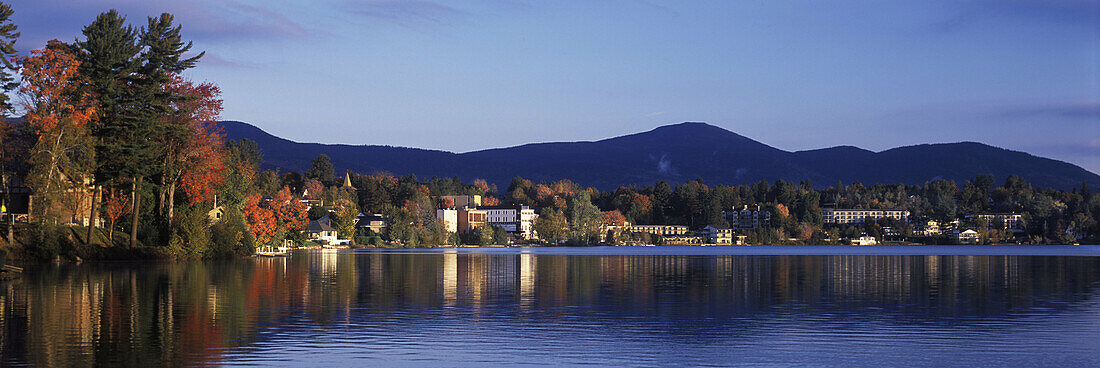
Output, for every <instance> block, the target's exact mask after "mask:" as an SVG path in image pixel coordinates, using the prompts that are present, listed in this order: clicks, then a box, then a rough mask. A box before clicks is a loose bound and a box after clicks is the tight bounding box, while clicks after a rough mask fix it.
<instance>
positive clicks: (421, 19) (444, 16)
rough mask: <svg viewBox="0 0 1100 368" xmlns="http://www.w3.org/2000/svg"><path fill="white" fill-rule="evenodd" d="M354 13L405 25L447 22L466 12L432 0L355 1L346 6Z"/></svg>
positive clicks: (347, 9) (347, 10) (345, 7)
mask: <svg viewBox="0 0 1100 368" xmlns="http://www.w3.org/2000/svg"><path fill="white" fill-rule="evenodd" d="M344 10H345V11H346V12H347V13H349V14H352V15H356V16H360V17H365V18H373V19H379V20H385V21H389V22H393V23H397V24H400V25H403V26H413V25H416V24H425V23H427V24H447V23H450V22H452V21H454V19H455V18H457V17H460V16H463V15H465V14H466V13H465V12H464V11H462V10H459V9H457V8H454V7H451V6H449V5H444V4H440V3H436V2H432V1H419V0H414V1H394V0H383V1H354V2H349V3H347V4H346V5H345V6H344Z"/></svg>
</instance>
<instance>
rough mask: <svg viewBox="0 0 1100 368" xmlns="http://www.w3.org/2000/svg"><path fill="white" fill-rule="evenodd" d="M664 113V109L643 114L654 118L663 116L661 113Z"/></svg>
mask: <svg viewBox="0 0 1100 368" xmlns="http://www.w3.org/2000/svg"><path fill="white" fill-rule="evenodd" d="M664 114H665V112H664V111H655V112H651V113H648V114H645V115H642V116H645V117H647V118H652V117H654V116H661V115H664Z"/></svg>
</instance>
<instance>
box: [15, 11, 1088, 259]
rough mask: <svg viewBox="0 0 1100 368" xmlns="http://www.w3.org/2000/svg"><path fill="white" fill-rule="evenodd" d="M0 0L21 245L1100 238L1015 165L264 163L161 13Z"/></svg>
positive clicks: (219, 248) (217, 251)
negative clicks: (541, 178) (64, 36)
mask: <svg viewBox="0 0 1100 368" xmlns="http://www.w3.org/2000/svg"><path fill="white" fill-rule="evenodd" d="M12 14H13V10H12V8H11V7H10V6H8V5H6V4H3V3H0V54H2V55H0V56H2V59H3V60H4V64H3V68H0V82H2V87H3V88H4V89H5V92H8V93H10V94H12V95H14V96H17V98H15V99H10V98H9V97H8V95H7V94H4V95H0V107H2V108H3V111H4V113H5V114H6V119H5V120H4V122H3V123H2V124H0V173H2V178H3V182H2V185H0V190H2V196H0V205H2V207H0V213H2V214H0V219H2V225H0V230H2V231H3V236H0V247H2V248H3V249H6V250H8V251H10V252H13V253H14V254H16V255H17V256H18V257H20V258H22V259H25V260H52V259H88V258H148V257H157V258H178V257H186V258H211V257H238V256H248V255H252V254H254V253H255V252H256V250H257V249H258V248H260V247H265V246H272V247H277V246H333V245H346V246H371V247H378V246H385V247H422V246H453V245H487V244H497V245H504V244H532V245H653V244H658V245H664V244H669V245H671V244H718V245H726V244H730V245H732V244H746V245H752V244H850V243H857V244H874V243H883V242H887V243H889V242H893V243H918V244H959V243H962V244H996V243H1020V244H1051V243H1058V244H1073V243H1081V242H1097V241H1098V240H1100V236H1098V234H1100V227H1098V223H1100V195H1097V194H1095V193H1093V192H1092V191H1091V190H1090V189H1089V187H1088V185H1087V184H1085V185H1082V187H1081V188H1074V189H1072V190H1070V191H1064V190H1055V189H1047V188H1035V187H1032V186H1031V185H1029V184H1028V183H1026V182H1025V181H1024V180H1023V179H1021V178H1019V177H1016V176H1009V177H1005V178H994V177H993V176H991V175H979V176H976V177H974V178H973V179H971V180H969V181H966V182H965V183H962V184H961V185H960V184H957V183H956V182H953V181H947V180H934V181H929V182H927V183H924V184H923V185H902V184H897V185H883V184H877V185H872V186H864V185H862V184H860V183H858V182H856V183H848V184H845V183H842V182H838V183H836V185H834V186H830V187H826V188H824V189H821V187H817V188H818V189H815V186H814V185H812V184H811V183H810V182H809V181H802V182H799V183H794V182H788V181H783V180H777V181H774V182H769V181H766V180H761V181H760V182H758V183H756V184H753V185H740V186H726V185H721V184H708V183H704V182H703V180H701V179H699V180H694V181H688V182H684V183H667V182H656V183H654V184H653V185H647V186H643V187H638V186H624V187H620V188H618V189H616V190H612V191H600V190H597V189H594V188H590V187H584V186H581V185H578V184H576V183H574V182H572V181H570V180H568V179H562V180H559V181H554V182H542V183H534V182H532V181H530V180H526V179H523V178H520V177H517V178H515V179H513V180H512V181H511V183H510V184H509V185H508V187H507V188H498V187H497V186H496V185H493V184H490V183H488V182H486V181H485V180H481V179H477V180H473V181H469V182H463V181H462V180H461V179H459V178H438V177H433V178H430V179H427V180H422V179H420V178H417V177H416V176H414V175H407V176H402V177H395V176H393V175H390V174H387V173H353V172H346V173H342V174H343V175H339V176H338V175H337V173H335V172H334V169H333V166H332V163H331V162H330V161H329V159H328V157H326V156H324V155H321V156H318V157H316V158H315V159H314V160H313V165H312V168H311V169H310V170H308V171H307V172H304V173H299V172H276V171H271V170H261V169H260V163H261V162H262V158H263V155H262V152H260V151H259V149H258V148H257V146H256V144H255V143H254V142H251V141H248V140H242V141H228V142H227V141H226V140H225V137H224V134H222V132H221V131H220V129H219V127H218V124H217V119H218V117H219V114H220V112H221V107H222V101H221V99H220V94H221V93H220V90H219V89H218V87H217V85H216V84H214V83H211V82H194V81H190V80H188V79H187V78H185V77H184V76H183V73H184V72H185V71H186V70H188V69H191V68H193V67H196V66H197V65H199V64H200V62H201V60H202V56H203V53H202V52H198V51H195V50H192V45H191V43H190V42H187V41H186V40H185V39H184V38H183V36H182V34H183V31H182V28H181V26H179V25H176V24H174V19H173V17H172V15H170V14H167V13H166V14H162V15H160V16H157V17H149V18H147V19H145V21H144V22H140V23H139V24H135V23H133V22H132V20H128V19H127V18H126V17H125V16H124V15H122V14H119V13H118V12H116V11H114V10H111V11H107V12H104V13H102V14H100V15H99V16H97V17H96V18H95V19H94V20H92V22H91V23H90V24H88V25H87V26H85V27H84V28H83V30H82V32H81V34H80V35H78V36H77V37H76V41H74V42H71V43H69V42H62V41H58V40H53V41H50V42H48V43H47V44H46V45H37V46H38V47H40V48H38V49H34V50H32V51H30V52H28V53H26V55H20V53H19V52H18V51H17V48H16V46H15V45H16V41H17V39H18V37H19V33H18V27H17V25H16V24H13V23H12V21H11V16H12Z"/></svg>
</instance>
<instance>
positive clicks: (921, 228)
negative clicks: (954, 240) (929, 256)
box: [913, 220, 940, 237]
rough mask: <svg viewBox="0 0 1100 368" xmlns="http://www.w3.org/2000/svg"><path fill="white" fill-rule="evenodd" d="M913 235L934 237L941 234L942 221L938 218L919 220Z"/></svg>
mask: <svg viewBox="0 0 1100 368" xmlns="http://www.w3.org/2000/svg"><path fill="white" fill-rule="evenodd" d="M913 235H915V236H923V237H932V236H939V235H940V223H939V222H937V221H936V220H925V221H921V222H918V223H917V224H916V226H915V227H914V228H913Z"/></svg>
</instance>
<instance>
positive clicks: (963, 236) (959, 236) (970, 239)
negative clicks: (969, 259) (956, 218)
mask: <svg viewBox="0 0 1100 368" xmlns="http://www.w3.org/2000/svg"><path fill="white" fill-rule="evenodd" d="M954 235H955V240H956V241H958V242H959V244H974V243H977V242H978V232H977V231H974V230H973V229H967V230H966V231H963V232H959V231H958V230H955V232H954Z"/></svg>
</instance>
